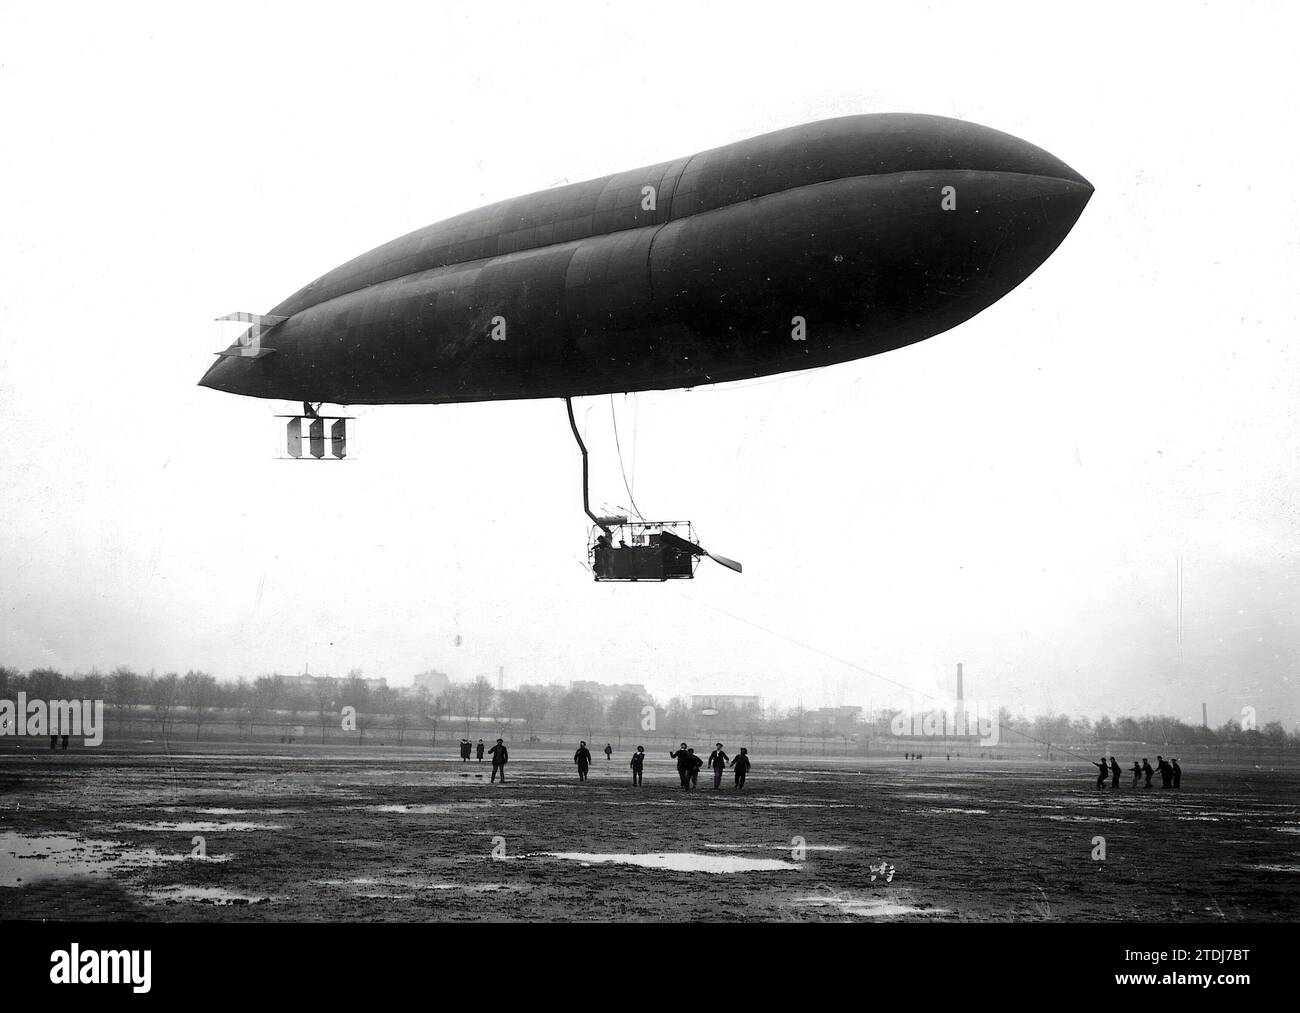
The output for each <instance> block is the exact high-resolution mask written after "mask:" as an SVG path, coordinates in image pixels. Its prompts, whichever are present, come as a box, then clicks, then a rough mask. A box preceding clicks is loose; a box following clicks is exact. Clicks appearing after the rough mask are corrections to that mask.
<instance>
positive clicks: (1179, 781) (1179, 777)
mask: <svg viewBox="0 0 1300 1013" xmlns="http://www.w3.org/2000/svg"><path fill="white" fill-rule="evenodd" d="M1173 771H1174V773H1173V778H1174V787H1175V788H1181V787H1182V786H1183V768H1182V767H1180V766H1178V759H1177V757H1175V758H1174V761H1173Z"/></svg>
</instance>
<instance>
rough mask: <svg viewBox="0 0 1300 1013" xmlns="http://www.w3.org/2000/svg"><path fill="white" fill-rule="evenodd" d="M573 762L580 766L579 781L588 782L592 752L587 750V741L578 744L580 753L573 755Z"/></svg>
mask: <svg viewBox="0 0 1300 1013" xmlns="http://www.w3.org/2000/svg"><path fill="white" fill-rule="evenodd" d="M573 762H574V763H576V764H577V765H578V780H579V781H585V780H587V768H588V767H590V766H591V750H590V749H588V748H587V743H586V742H585V741H584V742H579V743H578V751H577V752H576V753H574V754H573Z"/></svg>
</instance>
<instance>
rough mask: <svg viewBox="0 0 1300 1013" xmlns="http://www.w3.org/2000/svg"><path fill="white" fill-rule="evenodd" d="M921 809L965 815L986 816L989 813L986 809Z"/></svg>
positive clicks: (929, 811) (930, 811)
mask: <svg viewBox="0 0 1300 1013" xmlns="http://www.w3.org/2000/svg"><path fill="white" fill-rule="evenodd" d="M923 811H924V812H928V813H960V814H962V815H965V816H987V815H988V814H989V811H988V810H987V809H926V810H923Z"/></svg>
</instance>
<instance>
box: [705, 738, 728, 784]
mask: <svg viewBox="0 0 1300 1013" xmlns="http://www.w3.org/2000/svg"><path fill="white" fill-rule="evenodd" d="M728 759H729V757H728V756H727V754H726V753H724V752H723V751H722V743H721V742H719V743H718V745H717V748H716V749H714V750H713V752H711V753H710V754H709V769H710V770H712V771H713V789H714V790H715V791H716V790H717V789H718V788H721V787H722V772H723V771H724V770H726V769H727V760H728Z"/></svg>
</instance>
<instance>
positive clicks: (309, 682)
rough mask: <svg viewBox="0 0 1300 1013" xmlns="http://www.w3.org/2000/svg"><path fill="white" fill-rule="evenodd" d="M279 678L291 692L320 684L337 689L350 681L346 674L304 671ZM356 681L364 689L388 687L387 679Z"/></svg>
mask: <svg viewBox="0 0 1300 1013" xmlns="http://www.w3.org/2000/svg"><path fill="white" fill-rule="evenodd" d="M281 678H282V679H283V680H284V686H285V688H286V689H288V690H290V691H291V692H292V691H293V690H305V691H307V692H311V691H314V690H317V689H320V688H321V687H322V686H325V687H333V688H335V689H338V688H340V687H343V686H346V685H347V684H348V683H349V682H351V681H352V680H351V679H349V678H348V677H347V676H343V677H341V678H340V677H333V676H328V675H310V674H308V673H306V672H304V673H303V674H302V675H284V676H281ZM357 681H358V682H360V683H362V684H363V685H364V686H365V687H366V689H368V690H371V691H374V690H378V689H387V688H388V680H387V679H358V680H357Z"/></svg>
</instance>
